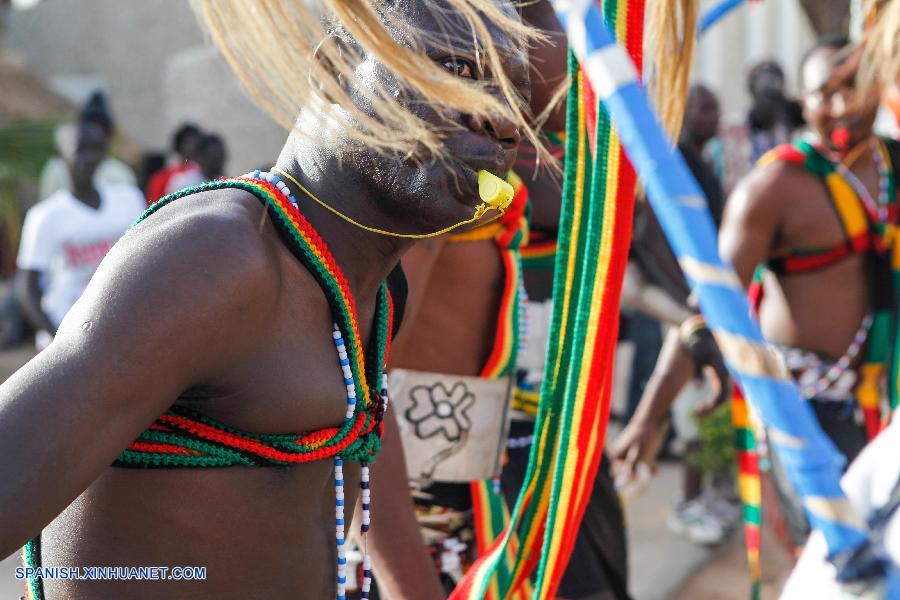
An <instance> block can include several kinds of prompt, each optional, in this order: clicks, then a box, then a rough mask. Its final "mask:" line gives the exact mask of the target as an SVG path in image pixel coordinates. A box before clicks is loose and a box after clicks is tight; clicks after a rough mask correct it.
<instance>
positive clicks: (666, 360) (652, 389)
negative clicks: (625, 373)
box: [611, 328, 694, 474]
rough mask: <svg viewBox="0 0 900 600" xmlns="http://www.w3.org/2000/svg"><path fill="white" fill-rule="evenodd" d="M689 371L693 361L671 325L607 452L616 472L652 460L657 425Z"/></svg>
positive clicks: (659, 423)
mask: <svg viewBox="0 0 900 600" xmlns="http://www.w3.org/2000/svg"><path fill="white" fill-rule="evenodd" d="M693 375H694V363H693V361H691V357H690V355H689V354H688V353H687V352H686V351H685V350H684V348H683V347H682V345H681V340H680V339H679V335H678V329H675V328H673V329H672V330H671V331H669V334H668V335H667V336H666V340H665V342H664V343H663V347H662V350H661V351H660V353H659V359H658V360H657V362H656V367H655V368H654V369H653V374H652V375H651V376H650V380H649V381H648V382H647V387H646V388H645V389H644V394H643V395H642V396H641V401H640V403H639V404H638V407H637V410H636V411H635V413H634V416H633V417H632V418H631V421H629V422H628V424H627V425H626V426H625V429H623V430H622V433H620V434H619V436H618V437H617V438H616V441H615V443H614V444H613V447H612V452H611V456H612V459H613V461H614V462H615V470H616V472H617V473H623V472H624V473H629V474H630V473H634V469H635V467H636V466H637V464H638V463H646V464H648V465H652V464H653V462H654V461H655V460H656V456H655V451H656V448H654V446H655V445H656V444H655V440H656V437H657V436H658V433H659V428H660V426H661V425H662V423H663V420H664V419H665V417H666V415H668V414H669V409H670V408H671V407H672V403H673V402H674V401H675V398H676V397H677V396H678V394H679V392H681V389H682V388H683V387H684V386H685V385H686V384H687V382H688V381H690V380H691V377H693Z"/></svg>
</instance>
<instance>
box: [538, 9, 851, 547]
mask: <svg viewBox="0 0 900 600" xmlns="http://www.w3.org/2000/svg"><path fill="white" fill-rule="evenodd" d="M553 6H554V9H555V10H556V13H557V16H558V17H559V20H560V22H561V23H562V24H563V26H564V27H565V29H566V31H567V33H568V36H569V42H570V45H571V47H572V50H573V51H574V52H575V55H576V56H577V57H578V59H579V61H580V62H581V64H582V67H583V69H584V71H585V73H586V75H587V76H588V78H589V79H590V81H591V84H592V86H593V88H594V91H595V92H596V94H597V96H598V97H599V99H600V100H601V101H602V102H603V106H604V107H605V108H606V110H607V112H608V113H609V115H610V117H611V118H612V122H613V125H614V126H615V128H616V131H617V132H618V134H619V138H620V139H621V142H622V145H623V147H624V148H625V151H626V152H627V154H628V157H629V159H630V160H631V162H632V164H633V165H634V166H635V169H636V170H637V173H638V175H639V176H640V178H641V181H642V182H643V184H644V186H645V188H646V190H647V195H648V197H649V199H650V203H651V205H652V206H653V210H654V211H655V212H656V215H657V217H658V218H659V221H660V223H661V224H662V226H663V229H664V230H665V233H666V237H667V238H668V239H669V243H670V244H671V245H672V247H673V249H674V250H675V253H676V254H677V255H678V257H679V261H680V262H681V265H682V267H683V268H684V271H685V275H686V276H687V278H688V281H689V283H690V285H691V288H692V290H693V291H694V293H695V294H697V296H698V297H699V300H700V307H701V309H702V311H703V314H704V316H705V317H706V319H707V322H708V324H709V326H710V329H711V330H712V331H713V333H714V334H715V335H716V339H717V340H718V341H719V343H720V346H721V348H722V351H723V354H724V355H725V359H726V362H727V364H728V367H729V370H730V371H731V373H732V375H734V377H735V378H736V380H737V381H738V382H739V383H740V385H741V387H742V388H743V390H744V394H745V396H746V397H747V399H748V400H749V401H750V402H751V404H752V405H753V407H754V409H755V411H756V413H757V414H758V415H759V416H760V418H761V419H762V421H763V423H764V424H765V425H766V427H767V428H768V430H769V431H770V432H771V435H770V440H769V442H770V444H772V445H774V446H775V447H776V448H777V451H778V453H779V457H780V458H782V459H783V462H784V465H785V468H786V470H787V472H788V476H789V478H790V480H791V483H792V484H793V486H794V488H795V489H796V490H797V491H798V494H799V495H800V497H801V498H802V500H803V504H804V506H805V507H806V511H807V514H808V515H809V518H810V522H811V523H812V525H813V527H815V528H816V529H820V530H821V531H822V532H823V533H824V535H825V538H826V540H827V542H828V549H829V557H832V558H833V557H836V556H837V555H839V554H843V553H844V552H846V551H849V550H852V549H853V548H856V547H858V546H860V545H861V544H862V543H863V542H864V541H865V539H866V534H865V533H864V531H863V530H864V528H865V524H864V523H863V522H862V521H861V520H860V519H859V518H858V517H857V516H856V514H855V512H854V510H853V509H852V507H851V506H850V505H849V503H848V502H847V500H846V498H845V497H844V494H843V492H842V490H841V488H840V477H841V467H842V465H843V463H844V459H843V457H842V456H841V455H840V454H839V453H838V451H837V449H836V448H835V446H834V444H833V443H832V442H831V440H830V439H828V437H827V436H826V435H825V434H824V433H823V432H822V430H821V428H820V427H819V425H818V422H817V421H816V418H815V416H814V415H813V411H812V409H811V408H810V406H809V405H808V404H806V403H805V402H803V401H802V400H801V399H800V395H799V392H798V390H797V387H796V385H794V383H793V382H792V381H791V379H790V378H789V377H788V375H787V373H786V372H785V371H784V369H783V367H782V366H781V362H780V360H779V359H778V358H777V357H776V356H775V355H774V354H773V352H772V351H771V350H770V349H769V348H768V347H767V346H766V345H765V342H764V341H763V338H762V335H761V333H760V331H759V327H758V326H757V325H756V323H754V322H753V321H752V320H751V319H750V317H749V314H750V312H749V305H748V302H747V296H746V293H745V291H744V289H743V287H742V286H741V284H740V281H739V279H738V277H737V275H736V274H735V272H734V270H733V269H732V267H731V266H730V265H728V264H725V263H724V262H723V261H722V259H721V258H720V257H719V254H718V251H717V244H716V231H715V227H714V226H713V221H712V218H711V217H710V214H709V210H708V208H707V205H706V201H705V200H704V198H703V193H702V192H701V190H700V187H699V186H698V185H697V183H696V181H695V180H694V179H693V177H692V176H691V174H690V172H689V171H688V169H687V167H686V165H685V163H684V160H683V159H682V157H681V155H680V154H678V153H677V152H676V151H675V150H674V149H673V145H672V144H671V143H670V142H669V140H668V139H666V136H665V134H664V133H663V130H662V128H661V126H660V125H659V121H658V119H657V118H656V115H655V113H654V111H653V109H652V108H651V107H650V103H649V102H648V100H647V96H646V93H645V91H644V90H643V88H642V87H641V86H640V85H639V83H638V77H637V73H636V71H635V69H634V65H633V64H632V63H631V60H630V59H629V57H628V55H627V54H626V52H625V51H624V50H623V49H622V48H621V47H620V46H619V45H618V44H617V43H616V41H615V38H614V37H613V35H612V33H611V32H610V31H609V29H608V28H607V27H606V25H605V24H604V22H603V19H602V17H601V12H600V9H599V7H598V6H597V5H596V3H595V0H553Z"/></svg>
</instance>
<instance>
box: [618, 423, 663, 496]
mask: <svg viewBox="0 0 900 600" xmlns="http://www.w3.org/2000/svg"><path fill="white" fill-rule="evenodd" d="M666 425H667V423H666V424H664V425H659V426H653V425H650V424H648V423H644V422H642V421H639V420H632V421H631V422H630V423H628V425H626V426H625V429H623V430H622V433H620V434H619V437H617V438H616V441H615V443H614V444H613V447H612V452H611V453H610V458H612V470H613V478H614V479H615V480H616V481H623V482H626V483H627V482H628V481H629V480H630V479H633V478H634V477H636V476H637V466H638V464H640V463H643V464H645V465H647V466H648V467H650V470H651V472H653V473H655V472H656V455H657V454H658V453H659V447H660V445H661V443H660V442H661V441H662V435H661V433H663V431H664V429H665V428H666V427H665V426H666Z"/></svg>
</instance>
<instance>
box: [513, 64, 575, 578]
mask: <svg viewBox="0 0 900 600" xmlns="http://www.w3.org/2000/svg"><path fill="white" fill-rule="evenodd" d="M578 69H579V67H578V61H577V60H576V59H575V56H574V55H573V54H572V53H571V52H570V53H569V79H570V83H569V93H568V95H567V97H566V98H567V99H566V156H567V157H570V160H566V161H565V167H564V170H565V173H564V176H563V189H562V207H561V210H560V220H559V237H558V239H557V248H558V251H557V253H556V263H557V264H556V267H555V269H554V274H553V292H552V297H553V298H562V297H563V296H564V295H565V287H566V270H567V267H568V265H567V264H566V263H565V262H564V257H566V256H568V253H569V246H571V244H572V240H571V239H570V234H571V230H572V222H573V219H574V217H573V214H572V209H571V206H570V205H571V204H572V202H574V197H575V191H574V190H573V189H572V188H573V186H574V184H575V173H576V171H577V165H576V161H575V160H571V157H575V156H578V153H579V152H580V151H581V148H580V144H581V143H582V141H583V140H580V139H579V135H578V102H579V98H578ZM585 143H586V142H585ZM586 154H587V155H588V159H589V158H590V153H589V152H587V153H586ZM560 328H561V322H560V318H559V317H558V315H557V311H556V310H554V312H553V318H552V320H551V323H550V330H549V333H548V345H547V351H546V355H547V357H548V363H549V362H550V361H551V360H555V359H556V354H557V352H558V351H559V346H560V344H561V339H562V335H561V333H560ZM560 364H562V365H565V364H566V363H565V361H560ZM542 386H543V389H542V391H541V396H542V397H550V396H552V397H553V398H554V401H553V402H552V403H551V402H541V403H540V405H539V407H538V414H537V417H536V422H535V428H534V435H535V443H534V444H532V446H531V452H530V455H529V459H528V467H527V469H526V473H525V478H524V481H530V480H531V479H532V478H533V477H536V481H535V486H534V487H535V489H536V490H540V489H542V488H543V487H544V482H545V481H547V478H548V477H549V476H550V475H551V473H550V467H551V464H550V463H551V462H552V461H540V460H538V456H537V455H538V443H537V442H538V439H539V436H541V435H543V431H544V430H545V429H546V431H547V439H548V440H550V441H553V440H556V439H557V437H558V431H559V428H560V420H559V418H558V417H557V415H556V411H558V410H559V408H560V405H559V398H558V397H557V395H556V389H555V387H554V386H553V381H552V379H551V378H550V377H545V378H544V381H543V383H542ZM551 405H552V406H551ZM535 471H537V472H536V473H535ZM519 501H521V497H520V499H519ZM539 504H540V502H539V499H537V498H536V499H534V500H533V501H532V502H531V503H530V504H529V505H528V507H527V508H526V510H525V511H524V512H523V514H522V515H521V519H520V525H519V528H520V530H521V531H531V530H532V529H533V525H534V521H535V518H536V516H537V514H536V513H537V509H538V505H539ZM518 509H519V502H517V503H516V508H515V509H514V510H516V511H518ZM526 552H530V548H527V547H526V544H525V543H524V540H523V543H521V544H519V548H518V551H517V553H516V554H517V558H516V563H517V564H520V563H522V562H523V561H524V559H525V554H526Z"/></svg>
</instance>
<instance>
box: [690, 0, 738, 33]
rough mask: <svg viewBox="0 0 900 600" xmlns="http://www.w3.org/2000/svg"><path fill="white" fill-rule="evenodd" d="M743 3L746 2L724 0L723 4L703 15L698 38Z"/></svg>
mask: <svg viewBox="0 0 900 600" xmlns="http://www.w3.org/2000/svg"><path fill="white" fill-rule="evenodd" d="M743 3H744V0H722V2H720V3H719V4H717V5H715V6H714V7H712V8H711V9H709V10H708V11H706V12H705V13H703V16H702V17H700V26H699V27H698V28H697V36H698V37H699V36H701V35H703V34H704V33H706V31H707V30H708V29H709V28H710V27H712V26H713V25H715V24H716V22H718V20H719V19H721V18H722V17H724V16H725V15H727V14H728V13H730V12H731V11H732V10H733V9H735V8H737V7H738V6H740V5H741V4H743Z"/></svg>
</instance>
